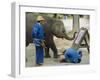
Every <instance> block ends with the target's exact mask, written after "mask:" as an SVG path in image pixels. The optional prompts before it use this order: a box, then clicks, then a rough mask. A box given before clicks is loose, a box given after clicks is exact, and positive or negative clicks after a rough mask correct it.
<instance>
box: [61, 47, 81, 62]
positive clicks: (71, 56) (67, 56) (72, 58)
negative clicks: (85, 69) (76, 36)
mask: <svg viewBox="0 0 100 80" xmlns="http://www.w3.org/2000/svg"><path fill="white" fill-rule="evenodd" d="M63 56H64V57H63V58H62V59H61V60H60V62H69V63H80V62H81V58H82V51H77V50H75V49H74V48H69V49H67V50H65V51H64V55H63Z"/></svg>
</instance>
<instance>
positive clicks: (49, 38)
mask: <svg viewBox="0 0 100 80" xmlns="http://www.w3.org/2000/svg"><path fill="white" fill-rule="evenodd" d="M38 15H42V16H43V17H44V18H45V20H46V24H45V25H43V28H44V31H45V45H46V48H45V57H47V58H49V57H51V56H50V54H49V49H50V48H51V50H52V51H53V53H54V58H57V57H58V51H57V48H56V45H55V43H54V40H53V37H54V36H56V37H58V38H65V39H67V40H73V39H74V38H75V33H74V35H73V36H72V37H69V36H68V35H67V33H66V30H65V27H64V24H63V22H62V21H61V20H59V19H56V18H53V17H49V16H48V15H45V14H38V13H31V12H27V13H26V47H27V46H28V45H29V43H32V42H33V39H32V26H33V25H34V23H35V22H36V18H37V16H38Z"/></svg>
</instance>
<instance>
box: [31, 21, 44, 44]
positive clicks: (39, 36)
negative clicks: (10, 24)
mask: <svg viewBox="0 0 100 80" xmlns="http://www.w3.org/2000/svg"><path fill="white" fill-rule="evenodd" d="M32 37H33V38H34V40H33V42H34V43H35V45H36V46H40V44H41V40H43V39H44V37H45V36H44V29H43V26H42V25H41V24H40V23H39V22H37V23H36V24H34V25H33V28H32Z"/></svg>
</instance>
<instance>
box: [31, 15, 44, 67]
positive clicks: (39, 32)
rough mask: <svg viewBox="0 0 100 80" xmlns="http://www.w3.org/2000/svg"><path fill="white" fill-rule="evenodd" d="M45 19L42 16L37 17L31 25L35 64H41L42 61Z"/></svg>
mask: <svg viewBox="0 0 100 80" xmlns="http://www.w3.org/2000/svg"><path fill="white" fill-rule="evenodd" d="M45 22H46V21H45V19H44V18H43V17H42V16H38V17H37V22H36V23H35V24H34V25H33V28H32V37H33V43H34V44H35V47H36V65H42V64H43V62H44V50H43V47H45V44H44V38H45V36H44V33H45V32H44V29H43V25H44V24H45Z"/></svg>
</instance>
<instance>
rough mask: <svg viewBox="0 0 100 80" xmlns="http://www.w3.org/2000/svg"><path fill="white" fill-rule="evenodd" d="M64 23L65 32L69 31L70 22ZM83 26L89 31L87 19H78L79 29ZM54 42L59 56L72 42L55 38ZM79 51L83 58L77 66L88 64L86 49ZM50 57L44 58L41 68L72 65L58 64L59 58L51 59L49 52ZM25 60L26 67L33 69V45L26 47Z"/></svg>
mask: <svg viewBox="0 0 100 80" xmlns="http://www.w3.org/2000/svg"><path fill="white" fill-rule="evenodd" d="M66 22H67V24H65V26H66V28H67V30H69V31H70V29H71V26H72V20H67V21H66ZM83 26H84V27H86V28H88V29H89V20H88V19H84V18H80V27H83ZM54 41H55V44H56V47H57V49H58V54H61V53H62V52H63V51H64V50H65V49H68V48H70V47H71V45H72V43H73V41H69V40H65V39H61V38H56V37H54ZM80 50H81V51H82V52H83V53H82V54H83V56H82V61H81V63H79V64H89V60H90V58H89V54H88V51H87V49H86V48H81V49H80ZM50 55H51V58H44V64H43V66H55V65H57V66H58V65H69V64H72V63H60V62H59V58H58V59H54V58H53V52H52V51H51V50H50ZM26 58H27V62H26V67H34V66H35V46H34V44H33V43H32V44H30V45H29V46H28V47H26Z"/></svg>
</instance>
